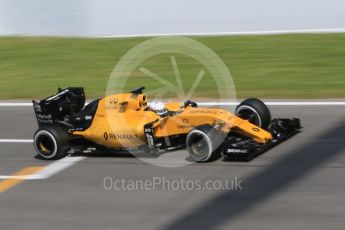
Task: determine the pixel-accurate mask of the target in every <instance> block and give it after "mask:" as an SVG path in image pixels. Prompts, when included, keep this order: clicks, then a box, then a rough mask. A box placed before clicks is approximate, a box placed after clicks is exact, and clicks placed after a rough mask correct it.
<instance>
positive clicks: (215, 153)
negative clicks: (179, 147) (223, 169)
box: [186, 125, 224, 162]
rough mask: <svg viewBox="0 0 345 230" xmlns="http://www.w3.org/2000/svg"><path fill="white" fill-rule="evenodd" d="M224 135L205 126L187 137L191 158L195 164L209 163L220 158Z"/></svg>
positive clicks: (196, 129)
mask: <svg viewBox="0 0 345 230" xmlns="http://www.w3.org/2000/svg"><path fill="white" fill-rule="evenodd" d="M223 140H224V135H222V133H221V132H220V131H217V130H216V129H214V128H213V127H212V126H209V125H203V126H199V127H196V128H194V129H193V130H192V131H190V132H189V133H188V135H187V137H186V146H187V150H188V153H189V156H190V157H191V158H192V160H193V161H195V162H209V161H213V160H216V159H218V158H219V157H220V148H221V144H222V142H223Z"/></svg>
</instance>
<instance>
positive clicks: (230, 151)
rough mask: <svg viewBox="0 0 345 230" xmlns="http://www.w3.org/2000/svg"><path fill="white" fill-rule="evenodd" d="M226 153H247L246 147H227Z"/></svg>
mask: <svg viewBox="0 0 345 230" xmlns="http://www.w3.org/2000/svg"><path fill="white" fill-rule="evenodd" d="M227 152H228V153H248V150H247V149H228V150H227Z"/></svg>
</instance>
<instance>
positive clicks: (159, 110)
mask: <svg viewBox="0 0 345 230" xmlns="http://www.w3.org/2000/svg"><path fill="white" fill-rule="evenodd" d="M149 107H150V109H151V110H152V111H153V112H155V113H156V114H157V115H158V116H161V117H162V116H165V115H167V113H168V110H167V108H166V107H165V104H164V103H163V102H161V101H153V102H151V103H150V104H149Z"/></svg>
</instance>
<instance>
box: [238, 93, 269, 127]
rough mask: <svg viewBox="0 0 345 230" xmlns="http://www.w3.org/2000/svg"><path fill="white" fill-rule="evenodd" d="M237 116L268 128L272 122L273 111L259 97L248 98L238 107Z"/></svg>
mask: <svg viewBox="0 0 345 230" xmlns="http://www.w3.org/2000/svg"><path fill="white" fill-rule="evenodd" d="M235 114H236V116H238V117H240V118H242V119H245V120H248V121H249V122H250V123H252V124H254V125H256V126H259V127H261V128H263V129H267V128H268V127H269V125H270V124H271V113H270V110H269V109H268V107H267V106H266V105H265V103H263V102H262V101H261V100H259V99H257V98H248V99H246V100H244V101H242V102H241V104H239V105H238V106H237V107H236V111H235Z"/></svg>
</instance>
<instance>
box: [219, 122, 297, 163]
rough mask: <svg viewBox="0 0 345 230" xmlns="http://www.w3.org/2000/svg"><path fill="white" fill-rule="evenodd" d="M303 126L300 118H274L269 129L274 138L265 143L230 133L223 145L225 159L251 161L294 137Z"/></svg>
mask: <svg viewBox="0 0 345 230" xmlns="http://www.w3.org/2000/svg"><path fill="white" fill-rule="evenodd" d="M301 128H302V127H301V123H300V120H299V119H298V118H293V119H281V118H280V119H274V120H272V123H271V127H270V129H269V131H270V133H271V134H272V136H273V139H272V140H271V141H269V142H267V143H265V144H259V143H257V142H255V141H254V140H252V139H250V138H247V137H244V136H242V137H241V136H238V135H229V136H228V137H227V139H226V140H225V141H224V144H223V147H222V151H223V154H224V160H228V161H249V160H251V159H253V158H254V157H256V156H258V155H260V154H262V153H264V152H265V151H267V150H268V149H270V148H272V147H274V146H276V145H278V144H279V143H281V142H283V141H285V140H287V139H288V138H290V137H292V136H293V135H295V134H296V133H298V132H299V130H300V129H301Z"/></svg>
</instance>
